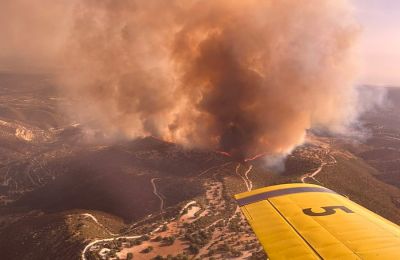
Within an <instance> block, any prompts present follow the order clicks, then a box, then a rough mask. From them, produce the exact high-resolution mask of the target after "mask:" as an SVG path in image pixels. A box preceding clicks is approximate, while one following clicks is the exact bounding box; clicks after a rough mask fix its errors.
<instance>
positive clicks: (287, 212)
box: [235, 184, 400, 259]
mask: <svg viewBox="0 0 400 260" xmlns="http://www.w3.org/2000/svg"><path fill="white" fill-rule="evenodd" d="M235 199H236V200H237V202H238V204H239V206H240V208H241V210H242V212H243V214H244V215H245V217H246V219H247V220H248V222H249V223H250V225H251V227H252V229H253V231H254V232H255V234H256V236H257V237H258V238H259V240H260V242H261V244H262V246H263V247H264V249H265V251H266V252H267V254H268V256H269V258H270V259H400V227H399V226H397V225H396V224H394V223H392V222H390V221H388V220H386V219H384V218H382V217H380V216H379V215H377V214H375V213H373V212H371V211H369V210H368V209H366V208H363V207H361V206H360V205H358V204H356V203H354V202H352V201H350V200H349V199H347V198H345V197H343V196H341V195H339V194H337V193H335V192H333V191H331V190H329V189H327V188H324V187H321V186H317V185H312V184H283V185H277V186H271V187H266V188H262V189H258V190H253V191H250V192H244V193H240V194H237V195H235Z"/></svg>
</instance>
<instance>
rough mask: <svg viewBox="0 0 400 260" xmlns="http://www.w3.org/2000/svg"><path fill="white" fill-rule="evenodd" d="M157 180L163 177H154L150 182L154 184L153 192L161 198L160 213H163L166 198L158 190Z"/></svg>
mask: <svg viewBox="0 0 400 260" xmlns="http://www.w3.org/2000/svg"><path fill="white" fill-rule="evenodd" d="M156 180H161V178H153V179H151V180H150V182H151V185H152V186H153V194H154V195H156V196H157V198H158V199H159V200H160V213H161V214H162V213H163V212H164V198H163V196H162V194H161V193H159V192H158V190H157V185H156Z"/></svg>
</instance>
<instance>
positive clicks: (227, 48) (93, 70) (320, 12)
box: [0, 0, 358, 158]
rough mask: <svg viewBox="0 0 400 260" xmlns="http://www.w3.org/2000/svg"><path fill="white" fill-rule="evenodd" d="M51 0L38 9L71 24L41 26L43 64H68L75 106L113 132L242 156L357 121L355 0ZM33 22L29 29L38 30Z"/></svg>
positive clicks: (88, 120) (67, 83) (65, 80)
mask: <svg viewBox="0 0 400 260" xmlns="http://www.w3.org/2000/svg"><path fill="white" fill-rule="evenodd" d="M19 2H24V1H21V0H20V1H19ZM26 2H27V1H26ZM48 4H49V8H48V9H40V10H38V11H37V12H39V13H41V15H44V16H45V17H46V19H48V22H49V23H50V25H51V24H52V22H53V24H57V22H58V21H63V23H62V24H63V25H62V26H61V25H59V28H66V29H65V30H63V33H55V35H56V36H54V37H56V38H54V37H51V33H48V32H46V33H43V35H45V37H44V38H43V40H41V39H40V40H41V41H40V42H43V41H44V42H46V44H47V43H49V45H50V46H51V48H50V50H53V51H52V54H51V57H50V58H46V62H47V63H52V62H56V63H57V66H56V67H62V69H61V72H60V71H59V72H58V75H59V77H58V84H59V85H60V86H61V91H62V92H63V93H64V95H65V96H66V97H69V98H70V99H71V100H73V102H74V103H73V104H74V105H73V106H72V107H70V108H69V109H68V110H69V112H70V113H71V114H73V115H77V116H78V117H79V120H80V122H81V123H83V124H84V125H85V126H86V127H88V128H89V129H96V130H101V132H102V133H103V134H104V135H105V136H108V137H111V138H121V137H128V138H133V137H138V136H144V135H154V136H157V137H161V138H163V139H165V140H169V141H173V142H177V143H181V144H184V145H187V146H192V147H203V148H212V149H219V150H223V151H226V152H229V153H231V154H233V155H234V156H236V157H238V158H244V157H248V156H252V155H255V154H259V153H267V154H286V153H287V152H289V151H290V150H291V149H293V147H295V146H296V145H298V144H301V143H302V141H303V138H304V136H305V131H306V129H309V128H312V127H319V128H324V129H328V130H330V131H339V132H340V131H345V130H346V127H347V126H349V124H350V123H351V122H352V121H353V120H354V119H356V117H357V110H358V109H357V107H358V106H357V104H356V100H355V93H354V88H353V86H354V80H355V78H356V76H357V74H356V64H355V62H354V60H355V59H354V57H353V50H354V44H355V41H356V38H357V34H358V33H357V32H358V29H357V26H356V24H355V22H354V21H353V19H352V12H351V7H350V6H349V5H348V1H344V0H343V1H340V0H326V1H321V0H296V1H293V0H282V1H272V0H249V1H229V0H218V1H198V0H191V1H156V0H152V1H134V0H131V1H128V0H121V1H108V0H101V1H94V0H85V1H79V2H64V5H65V8H64V9H63V8H59V6H58V5H62V4H63V2H62V1H56V4H55V3H52V2H49V3H48ZM10 5H12V4H10ZM62 10H69V11H68V12H65V13H64V14H63V11H62ZM42 13H43V14H42ZM46 21H47V20H46ZM38 26H39V27H40V28H42V24H41V23H39V25H38ZM35 29H36V27H35V26H34V28H33V29H32V30H31V31H30V32H29V34H28V35H27V36H26V37H27V38H30V37H32V38H35V37H36V36H39V37H41V36H42V34H40V33H39V34H37V33H36V34H34V33H35ZM42 29H43V28H42ZM49 31H50V32H51V31H52V30H51V28H50V29H49ZM47 37H50V38H48V39H47ZM36 40H37V41H39V40H38V39H36V38H35V41H36ZM0 46H1V47H2V49H5V48H4V44H2V45H0ZM10 46H11V45H10ZM23 47H24V46H21V48H22V49H24V48H23ZM26 51H27V52H29V49H27V50H26ZM37 56H38V57H37ZM0 57H2V56H0ZM34 57H35V59H38V60H40V59H41V58H43V57H41V56H40V55H37V53H36V55H34Z"/></svg>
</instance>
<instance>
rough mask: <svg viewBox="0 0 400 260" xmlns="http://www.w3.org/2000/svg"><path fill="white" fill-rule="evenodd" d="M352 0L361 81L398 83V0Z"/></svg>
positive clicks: (399, 8) (399, 52) (399, 13)
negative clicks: (358, 35) (359, 38)
mask: <svg viewBox="0 0 400 260" xmlns="http://www.w3.org/2000/svg"><path fill="white" fill-rule="evenodd" d="M353 1H354V3H355V6H356V10H357V11H356V13H357V17H358V19H359V20H360V22H361V26H362V41H361V44H362V45H361V46H362V49H361V56H362V58H363V59H362V61H363V63H364V65H363V66H364V69H363V71H364V73H363V76H362V81H363V82H365V83H370V84H382V85H397V86H400V1H399V0H353Z"/></svg>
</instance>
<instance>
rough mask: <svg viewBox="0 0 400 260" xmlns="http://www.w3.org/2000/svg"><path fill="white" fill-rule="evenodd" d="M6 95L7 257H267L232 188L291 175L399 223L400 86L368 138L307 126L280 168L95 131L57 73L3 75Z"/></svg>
mask: <svg viewBox="0 0 400 260" xmlns="http://www.w3.org/2000/svg"><path fill="white" fill-rule="evenodd" d="M366 89H367V87H366ZM361 91H363V90H361ZM0 93H1V95H0V99H1V102H0V142H1V146H0V205H1V206H0V252H1V258H2V259H82V260H84V259H266V255H265V253H264V252H263V250H262V248H261V246H260V244H259V243H258V241H257V239H256V237H255V235H254V234H253V232H252V231H251V229H250V227H249V226H248V224H247V223H246V221H245V219H244V217H243V216H242V214H241V212H240V210H239V208H238V206H237V205H236V203H235V201H234V200H233V195H234V194H236V193H238V192H243V191H247V190H251V189H256V188H260V187H264V186H267V185H273V184H279V183H287V182H307V183H316V184H319V185H323V186H326V187H328V188H331V189H333V190H335V191H337V192H339V193H341V194H343V195H345V196H347V197H348V198H350V199H351V200H353V201H355V202H357V203H360V204H361V205H363V206H365V207H367V208H369V209H370V210H372V211H374V212H377V213H378V214H381V215H382V216H384V217H386V218H388V219H390V220H392V221H393V222H395V223H398V224H399V223H400V167H399V166H400V130H399V129H400V119H399V117H398V114H399V112H400V106H399V105H398V104H400V89H396V88H388V100H387V104H385V105H384V106H383V107H381V108H379V109H376V110H374V111H373V112H369V113H368V114H366V115H364V116H363V117H362V118H361V124H362V132H363V133H364V134H363V135H362V137H354V136H352V137H348V136H335V135H331V134H327V133H324V132H323V131H320V130H318V131H317V130H309V131H308V135H307V141H306V142H305V144H304V145H302V146H300V147H298V148H297V149H295V150H294V151H293V153H292V154H291V155H289V156H288V157H287V158H286V160H285V161H284V162H283V164H284V166H285V167H284V170H283V171H280V170H277V169H271V168H267V167H266V163H265V158H262V157H260V158H258V159H255V160H252V161H248V162H236V161H233V160H231V158H230V157H228V156H226V155H224V154H222V153H219V152H214V151H206V150H196V149H184V148H183V147H180V146H179V145H176V144H172V143H167V142H163V141H161V140H158V139H156V138H153V137H146V138H141V139H136V140H130V141H126V140H125V141H124V140H121V141H117V142H113V143H110V142H105V141H104V142H101V141H98V140H101V138H98V140H96V142H94V141H93V140H92V139H90V140H88V139H87V138H86V136H87V133H86V130H85V128H84V127H82V126H81V125H79V124H76V123H75V121H74V120H73V119H71V118H66V117H65V116H63V114H62V113H60V112H59V111H60V109H59V107H60V106H63V105H65V104H66V103H67V102H66V101H65V100H63V99H62V98H60V97H58V96H57V94H56V92H55V91H54V88H53V86H52V85H51V84H50V76H43V75H16V74H5V73H3V74H0ZM96 134H97V133H95V134H94V136H96Z"/></svg>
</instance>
